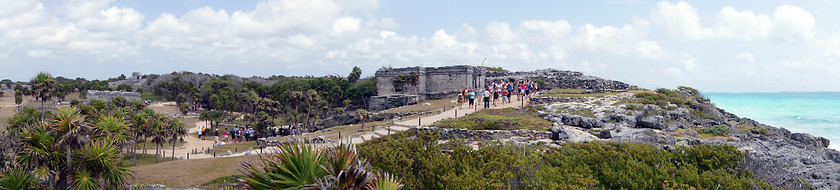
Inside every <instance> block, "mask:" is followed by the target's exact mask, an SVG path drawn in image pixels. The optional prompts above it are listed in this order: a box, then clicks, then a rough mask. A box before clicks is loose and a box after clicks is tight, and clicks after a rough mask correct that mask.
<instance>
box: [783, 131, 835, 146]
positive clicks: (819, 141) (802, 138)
mask: <svg viewBox="0 0 840 190" xmlns="http://www.w3.org/2000/svg"><path fill="white" fill-rule="evenodd" d="M790 138H791V139H793V140H795V141H799V142H802V143H805V144H807V145H811V146H814V147H820V148H826V147H828V144H829V140H828V139H826V138H825V137H814V136H812V135H809V134H804V133H793V134H791V135H790Z"/></svg>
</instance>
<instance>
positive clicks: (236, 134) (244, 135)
mask: <svg viewBox="0 0 840 190" xmlns="http://www.w3.org/2000/svg"><path fill="white" fill-rule="evenodd" d="M292 131H293V130H289V129H286V128H282V127H271V128H268V133H267V134H265V135H263V137H268V136H271V137H276V136H277V135H284V136H285V135H290V134H291V133H292ZM298 133H300V132H298ZM211 135H212V136H214V137H215V144H218V143H219V142H220V141H219V137H220V136H221V138H222V141H221V142H224V143H228V139H230V140H231V141H232V142H233V143H237V142H242V141H243V140H244V141H253V140H256V139H257V138H259V136H258V135H257V131H256V130H254V128H251V127H250V126H244V127H241V126H237V127H233V128H232V129H230V130H228V128H225V129H224V130H223V131H221V132H219V129H216V130H214V131H212V132H211V131H210V129H209V128H207V126H201V128H200V130H199V131H198V138H200V139H201V140H204V138H205V137H207V136H211Z"/></svg>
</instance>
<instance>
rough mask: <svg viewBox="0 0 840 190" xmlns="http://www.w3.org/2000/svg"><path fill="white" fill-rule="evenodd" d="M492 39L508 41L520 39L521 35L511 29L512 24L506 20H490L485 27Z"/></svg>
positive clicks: (501, 41)
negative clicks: (505, 21)
mask: <svg viewBox="0 0 840 190" xmlns="http://www.w3.org/2000/svg"><path fill="white" fill-rule="evenodd" d="M485 30H486V32H487V35H488V36H490V39H491V40H493V41H494V42H497V43H508V42H514V41H516V40H518V38H519V36H518V35H517V34H516V33H515V32H513V30H511V29H510V24H508V23H504V22H496V21H493V22H490V24H487V28H486V29H485Z"/></svg>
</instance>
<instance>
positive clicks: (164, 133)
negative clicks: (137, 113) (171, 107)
mask: <svg viewBox="0 0 840 190" xmlns="http://www.w3.org/2000/svg"><path fill="white" fill-rule="evenodd" d="M167 120H168V119H167V118H166V116H165V115H157V114H156V115H155V119H153V120H152V122H153V125H152V126H153V127H152V143H155V163H158V159H159V158H160V146H162V145H163V143H166V137H168V136H169V132H168V128H169V126H170V123H169V121H167Z"/></svg>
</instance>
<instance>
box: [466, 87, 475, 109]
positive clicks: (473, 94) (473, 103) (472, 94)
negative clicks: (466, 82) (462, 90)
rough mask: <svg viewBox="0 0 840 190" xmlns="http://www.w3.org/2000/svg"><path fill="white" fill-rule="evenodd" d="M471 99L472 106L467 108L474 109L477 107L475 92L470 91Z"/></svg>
mask: <svg viewBox="0 0 840 190" xmlns="http://www.w3.org/2000/svg"><path fill="white" fill-rule="evenodd" d="M469 99H470V105H469V107H467V109H473V108H474V107H475V92H474V91H470V94H469Z"/></svg>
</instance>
